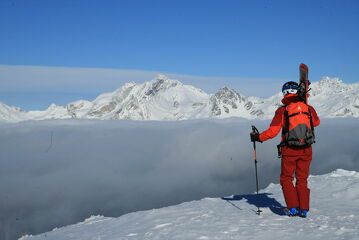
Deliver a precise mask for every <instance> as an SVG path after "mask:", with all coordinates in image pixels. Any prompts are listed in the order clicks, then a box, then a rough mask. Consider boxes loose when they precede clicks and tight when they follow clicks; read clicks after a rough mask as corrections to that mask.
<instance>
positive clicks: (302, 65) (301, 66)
mask: <svg viewBox="0 0 359 240" xmlns="http://www.w3.org/2000/svg"><path fill="white" fill-rule="evenodd" d="M299 68H304V69H306V70H308V66H307V65H305V64H304V63H301V64H300V65H299Z"/></svg>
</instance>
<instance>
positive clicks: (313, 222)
mask: <svg viewBox="0 0 359 240" xmlns="http://www.w3.org/2000/svg"><path fill="white" fill-rule="evenodd" d="M309 184H310V188H311V189H312V200H311V211H310V212H309V215H308V218H306V219H303V218H299V217H294V218H289V217H287V216H282V215H281V214H282V211H281V208H282V207H283V205H284V200H283V197H282V192H281V188H280V186H279V185H278V184H270V185H269V186H268V187H267V188H266V189H264V190H262V191H260V195H259V197H258V196H256V195H255V194H251V195H237V196H231V197H227V198H222V199H221V198H205V199H202V200H200V201H192V202H186V203H182V204H180V205H176V206H171V207H166V208H161V209H154V210H150V211H142V212H134V213H130V214H126V215H123V216H121V217H118V218H108V217H103V216H92V217H90V218H88V219H86V220H85V221H84V222H81V223H78V224H74V225H71V226H67V227H63V228H59V229H54V230H53V231H51V232H48V233H43V234H40V235H37V236H24V237H22V238H20V239H21V240H45V239H46V240H55V239H56V240H57V239H68V240H70V239H76V240H81V239H84V240H85V239H86V240H89V239H94V240H95V239H106V240H125V239H126V240H127V239H128V240H129V239H138V240H142V239H160V240H167V239H186V240H187V239H223V240H227V239H266V240H278V239H291V240H302V239H359V226H358V222H359V209H358V206H359V173H357V172H354V171H347V170H342V169H338V170H336V171H334V172H332V173H329V174H325V175H320V176H311V177H310V179H309ZM257 206H259V207H260V208H261V209H262V210H263V212H262V214H261V215H260V216H258V215H256V214H255V211H256V210H257Z"/></svg>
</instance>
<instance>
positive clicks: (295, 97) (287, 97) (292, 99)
mask: <svg viewBox="0 0 359 240" xmlns="http://www.w3.org/2000/svg"><path fill="white" fill-rule="evenodd" d="M299 101H300V99H299V96H298V95H297V94H292V93H290V94H287V95H285V96H284V97H283V99H282V103H283V104H284V105H288V104H289V103H291V102H299Z"/></svg>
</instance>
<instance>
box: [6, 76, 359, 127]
mask: <svg viewBox="0 0 359 240" xmlns="http://www.w3.org/2000/svg"><path fill="white" fill-rule="evenodd" d="M311 88H312V92H311V95H312V96H311V98H310V104H312V105H313V106H314V107H315V108H316V109H317V111H318V114H319V115H320V116H321V117H322V118H323V117H330V118H332V117H359V95H358V92H359V83H354V84H345V83H343V82H342V81H341V80H340V79H338V78H329V77H324V78H323V79H322V80H321V81H319V82H314V83H313V84H312V85H311ZM281 98H282V94H281V93H278V94H276V95H274V96H272V97H269V98H266V99H262V98H258V97H246V96H244V95H242V94H240V93H238V92H236V91H235V90H234V89H231V88H228V87H223V88H221V89H219V90H218V92H217V93H215V94H207V93H205V92H203V91H202V90H200V89H198V88H195V87H193V86H190V85H184V84H182V83H181V82H179V81H177V80H173V79H170V78H168V77H167V76H166V75H164V74H159V75H158V76H157V77H156V78H154V79H153V80H151V81H148V82H145V83H142V84H136V83H126V84H125V85H124V86H122V87H121V88H119V89H117V90H115V91H114V92H110V93H104V94H101V95H100V96H98V97H97V98H96V99H95V100H93V101H86V100H78V101H75V102H72V103H69V104H67V105H66V106H56V105H55V104H52V105H51V106H50V107H49V108H48V109H46V110H44V111H28V112H25V111H22V110H21V109H19V108H16V107H9V106H7V105H5V104H2V103H0V121H6V122H19V121H25V120H43V119H67V118H82V119H131V120H188V119H203V118H229V117H242V118H246V119H271V118H272V116H273V113H274V111H275V110H276V109H277V108H278V106H280V105H281V102H280V100H281Z"/></svg>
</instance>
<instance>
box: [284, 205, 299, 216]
mask: <svg viewBox="0 0 359 240" xmlns="http://www.w3.org/2000/svg"><path fill="white" fill-rule="evenodd" d="M286 214H287V215H288V216H289V217H294V216H298V210H297V208H296V207H294V208H291V209H288V212H287V213H286Z"/></svg>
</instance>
